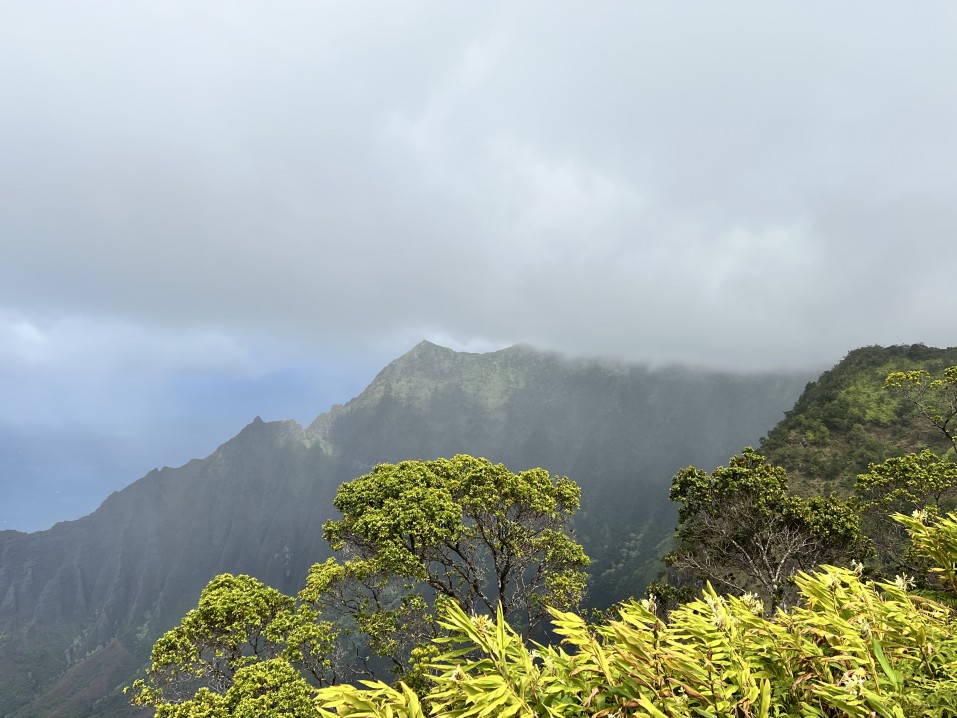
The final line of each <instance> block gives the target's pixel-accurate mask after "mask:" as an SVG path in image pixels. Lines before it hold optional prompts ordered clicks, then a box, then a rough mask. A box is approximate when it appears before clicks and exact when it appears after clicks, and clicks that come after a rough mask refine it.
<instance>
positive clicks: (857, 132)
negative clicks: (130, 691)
mask: <svg viewBox="0 0 957 718" xmlns="http://www.w3.org/2000/svg"><path fill="white" fill-rule="evenodd" d="M0 8H2V9H0V143H2V144H0V250H2V251H0V394H2V397H0V434H2V433H3V427H7V429H8V433H10V432H15V431H20V430H24V429H23V427H33V428H32V429H30V431H33V432H34V434H36V432H37V431H39V429H37V428H36V427H49V426H51V425H54V424H56V425H58V426H60V427H61V428H62V427H63V426H66V425H69V426H75V425H85V426H87V427H97V431H100V432H101V433H103V434H104V435H105V436H107V437H111V436H114V435H116V436H119V435H121V434H122V432H123V431H125V432H126V434H127V435H132V434H137V435H140V434H142V435H143V436H146V435H148V434H149V433H150V432H153V431H159V430H160V429H161V427H163V426H166V427H167V428H168V427H182V426H190V427H192V428H190V429H188V430H186V433H188V434H190V435H191V436H193V437H194V439H195V441H194V444H195V447H196V448H194V445H190V446H188V447H187V446H185V445H183V446H180V448H179V449H177V450H173V449H170V448H166V449H163V451H167V452H168V454H165V455H167V456H170V461H165V462H164V461H163V460H162V459H161V458H160V457H159V455H158V454H157V457H156V459H155V462H156V463H159V464H162V463H174V462H177V461H178V462H180V463H181V462H182V461H185V460H186V459H187V458H189V456H191V455H194V454H192V453H189V452H195V451H199V452H201V453H208V451H210V450H212V448H214V446H215V444H216V443H218V442H219V441H222V440H225V439H226V438H228V437H229V436H230V435H231V434H232V433H235V431H236V430H238V429H239V428H240V427H241V426H242V424H243V423H245V421H247V420H248V419H250V418H252V416H254V415H255V414H262V415H263V416H264V418H269V419H276V418H283V417H285V416H292V417H293V418H296V419H299V420H300V421H308V420H310V419H311V418H312V417H313V416H314V415H315V414H317V413H319V412H320V411H323V410H324V409H326V408H327V407H328V405H329V404H330V403H331V402H332V401H339V402H341V401H345V400H347V399H349V398H350V397H351V396H353V395H354V394H355V393H356V392H357V391H358V390H360V389H361V387H362V386H363V385H364V384H365V383H367V382H368V381H369V380H370V379H371V378H372V376H374V374H375V371H376V369H377V368H379V367H381V366H382V365H383V364H385V363H386V362H388V361H389V360H391V359H392V358H394V357H395V356H397V355H398V354H400V353H402V352H403V351H405V350H406V349H408V348H410V347H411V346H412V345H414V344H415V343H416V342H417V341H419V340H420V339H422V338H428V339H431V340H433V341H436V342H438V343H443V344H446V345H451V346H454V347H457V348H465V349H469V350H484V349H487V348H497V347H502V346H506V345H509V344H512V343H516V342H526V343H530V344H533V345H536V346H539V347H542V348H548V349H557V350H561V351H565V352H568V353H571V354H578V355H611V356H615V357H619V358H624V359H629V360H636V361H651V362H656V363H658V362H684V363H691V364H696V365H705V366H714V367H735V368H738V367H740V368H744V369H776V368H788V367H791V368H793V367H804V368H807V367H813V368H819V367H820V368H823V367H826V366H829V365H831V364H833V363H834V362H836V361H837V360H839V359H840V358H841V357H842V356H843V355H844V354H845V353H846V352H847V351H848V350H850V349H852V348H854V347H857V346H861V345H867V344H898V343H912V342H924V343H927V344H930V345H937V346H949V345H953V344H957V339H955V334H957V322H955V319H954V318H955V315H957V311H955V310H957V291H955V289H954V281H955V269H957V231H955V230H957V83H955V81H954V68H955V67H957V4H954V3H953V2H950V1H949V0H948V1H946V2H929V1H928V2H921V3H900V2H880V1H875V0H867V1H866V2H863V1H862V2H852V1H844V2H839V3H837V2H779V3H769V2H763V1H759V0H754V1H752V2H731V1H729V2H721V3H712V2H708V3H705V2H699V3H671V2H668V3H666V2H650V1H649V2H637V1H635V0H629V1H628V2H607V3H602V2H589V3H563V2H544V1H542V2H516V1H514V0H512V1H509V2H481V3H464V2H444V1H443V2H439V1H438V0H436V1H434V2H415V1H413V0H403V1H402V2H351V1H349V2H347V1H342V2H316V1H313V2H301V1H288V2H287V1H283V0H278V1H273V2H269V3H266V2H260V3H253V2H241V1H237V0H229V1H228V2H227V1H226V0H223V1H222V2H216V1H212V0H211V1H209V2H196V1H195V0H191V1H189V2H186V1H183V2H177V1H174V0H163V1H162V2H159V1H157V2H150V1H148V0H143V1H142V2H135V3H131V2H123V1H121V0H112V1H107V2H97V1H95V0H91V1H89V2H82V3H75V2H65V1H63V0H59V1H51V2H47V1H44V0H32V1H31V2H20V3H15V2H6V3H2V5H0ZM211 387H212V388H211ZM260 407H261V408H260ZM190 421H192V422H193V424H190V423H189V422H190ZM217 422H218V423H217ZM170 431H172V429H170ZM0 438H2V436H0ZM141 439H142V437H141ZM131 441H132V440H131ZM155 443H156V444H163V442H159V441H158V442H155ZM130 445H133V444H130ZM203 447H205V448H203ZM157 451H159V450H158V449H157ZM177 451H178V452H179V453H177ZM0 460H2V457H0ZM150 461H153V459H152V458H150V459H149V460H144V462H145V463H144V465H143V471H142V472H140V473H145V471H146V470H148V469H149V468H151V467H152V465H151V464H149V462H150ZM21 463H22V462H21ZM134 463H135V462H134ZM148 464H149V465H148ZM0 468H2V464H0ZM12 475H13V474H12V473H11V472H8V476H12ZM138 475H140V474H136V475H133V476H129V477H127V481H129V480H132V479H134V478H136V477H137V476H138ZM11 481H12V479H10V480H9V481H8V484H7V486H9V485H11V484H10V482H11ZM0 491H8V492H9V491H10V489H9V488H4V484H3V483H2V479H0ZM3 499H4V497H3V495H2V494H0V512H2V511H3V507H2V501H3ZM10 505H11V503H10V499H9V494H8V496H7V507H8V510H7V511H6V514H8V515H10V513H11V512H10V510H9V506H10ZM17 518H18V517H17V516H16V515H13V516H12V518H7V519H4V518H3V515H2V514H0V527H2V521H4V520H7V521H8V523H10V524H14V523H17ZM20 523H23V522H20Z"/></svg>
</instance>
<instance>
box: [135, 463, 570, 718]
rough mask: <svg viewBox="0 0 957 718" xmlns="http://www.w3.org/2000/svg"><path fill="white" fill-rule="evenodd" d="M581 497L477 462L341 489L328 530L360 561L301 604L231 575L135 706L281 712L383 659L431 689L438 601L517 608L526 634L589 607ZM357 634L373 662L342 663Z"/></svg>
mask: <svg viewBox="0 0 957 718" xmlns="http://www.w3.org/2000/svg"><path fill="white" fill-rule="evenodd" d="M578 497H579V489H578V486H577V485H575V483H574V482H572V481H571V480H569V479H567V478H565V477H552V476H550V475H549V473H548V472H547V471H545V470H543V469H532V470H529V471H523V472H520V473H518V474H514V473H512V472H510V471H509V470H508V469H506V468H505V467H504V466H502V465H501V464H498V465H493V464H491V463H490V462H489V461H487V460H485V459H476V458H473V457H471V456H465V455H459V456H456V457H454V458H453V459H438V460H435V461H430V462H421V461H407V462H403V463H401V464H397V465H391V464H382V465H379V466H377V467H376V468H375V469H374V470H373V472H372V473H371V474H369V475H367V476H363V477H360V478H359V479H356V480H355V481H352V482H349V483H346V484H344V485H343V486H342V487H341V488H340V490H339V493H338V494H337V496H336V500H335V504H336V507H337V508H338V509H339V510H340V511H341V512H342V514H343V518H342V520H341V521H334V522H329V523H327V524H326V526H325V532H326V535H327V537H328V538H329V541H330V543H331V544H332V545H333V547H334V548H335V549H337V550H339V551H342V552H344V553H345V554H346V555H347V556H348V557H349V558H348V559H347V560H345V561H344V562H342V561H338V560H336V559H329V560H327V561H325V562H324V563H319V564H315V565H314V566H313V567H312V569H311V570H310V572H309V576H308V578H307V581H306V585H305V586H304V587H303V589H302V590H301V591H300V592H299V594H298V596H297V597H296V598H293V597H291V596H287V595H285V594H283V593H281V592H279V591H277V590H275V589H273V588H269V587H267V586H264V585H263V584H262V583H260V582H259V581H257V580H256V579H254V578H251V577H249V576H232V575H229V574H224V575H221V576H218V577H217V578H216V579H214V580H213V581H212V582H211V583H210V584H209V585H208V586H207V587H206V588H205V589H204V590H203V592H202V594H201V595H200V600H199V605H198V607H197V608H195V609H193V610H191V611H189V612H188V613H187V614H186V616H185V617H184V618H183V620H182V622H181V623H180V625H179V626H177V627H176V628H174V629H173V630H171V631H169V632H167V633H166V634H165V635H164V636H163V637H162V638H160V640H159V641H157V643H156V644H155V646H154V648H153V652H152V656H151V660H152V663H151V666H150V668H149V670H148V675H147V678H146V680H141V681H137V682H136V684H135V685H134V686H133V692H134V701H135V702H136V703H137V704H139V705H143V706H153V707H155V708H156V709H157V714H158V715H160V716H193V715H204V716H205V715H210V716H218V715H220V714H222V715H246V713H242V712H241V711H247V712H248V711H252V712H250V713H249V715H253V714H255V710H259V709H257V708H254V706H260V708H261V709H262V710H263V711H265V712H264V713H263V715H273V714H272V713H269V712H268V711H269V710H272V707H271V706H273V704H275V705H276V706H281V705H284V704H287V703H289V701H293V699H295V700H299V698H301V697H302V696H303V695H305V694H304V693H303V691H304V690H305V691H306V693H308V690H311V688H310V683H306V682H305V680H306V678H304V676H305V677H307V678H308V679H309V681H311V682H312V683H313V684H317V685H322V684H324V683H327V682H331V681H333V680H336V679H337V678H342V677H343V669H344V668H347V669H348V670H350V671H355V672H358V673H360V674H361V673H365V674H367V675H370V676H371V675H373V668H372V667H371V666H370V665H369V662H368V661H369V653H370V652H372V653H374V654H377V655H379V656H383V657H387V658H389V659H391V660H392V662H393V665H394V669H395V672H396V673H398V674H399V675H401V676H403V678H404V679H405V681H406V682H407V684H409V685H412V686H414V687H416V688H417V689H422V688H424V687H425V685H426V682H425V673H426V671H427V670H428V662H429V661H430V660H431V659H433V658H434V657H435V656H436V655H437V653H438V651H437V649H436V647H435V645H433V644H432V643H431V639H432V638H435V637H436V636H439V635H440V634H441V633H442V632H443V630H444V629H443V627H442V626H440V625H439V624H437V623H436V620H435V606H436V605H437V604H438V605H441V604H443V603H450V602H451V603H455V604H456V605H460V606H461V607H462V610H466V611H469V612H473V611H476V610H477V611H488V612H494V611H495V610H499V611H503V616H504V615H508V616H511V617H513V618H514V619H517V620H518V622H520V624H521V625H522V626H523V627H524V629H525V630H526V631H528V630H530V629H531V628H532V627H534V626H535V625H536V624H537V623H538V622H539V620H540V619H541V618H542V617H543V616H545V615H547V614H546V610H547V609H546V605H556V606H560V607H563V608H570V607H575V606H577V605H578V602H579V601H580V599H581V596H582V594H583V592H584V588H585V572H584V568H585V566H587V564H588V558H587V557H586V556H585V554H584V552H583V550H582V548H581V546H580V545H579V544H578V543H576V542H575V541H574V540H573V539H572V537H571V536H570V535H569V533H568V532H567V529H566V524H567V520H568V517H569V516H570V515H571V513H572V512H573V511H574V510H575V509H576V508H577V507H578ZM349 631H352V632H354V633H357V634H359V636H360V637H361V640H364V641H365V643H360V644H359V645H358V646H354V647H356V648H357V650H358V652H359V654H360V658H359V665H354V664H353V665H349V663H348V661H347V660H346V659H345V658H344V657H343V655H342V654H343V645H344V644H343V642H342V640H341V639H342V638H343V634H344V633H345V632H349ZM355 638H356V636H353V641H355ZM290 671H291V673H290ZM297 697H298V698H297ZM277 710H278V709H277ZM204 711H206V712H204ZM223 711H226V712H225V713H223ZM237 711H240V712H237ZM280 714H282V715H285V714H284V713H277V714H276V715H280ZM293 714H295V715H299V713H293Z"/></svg>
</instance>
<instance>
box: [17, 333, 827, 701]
mask: <svg viewBox="0 0 957 718" xmlns="http://www.w3.org/2000/svg"><path fill="white" fill-rule="evenodd" d="M808 378H809V377H806V376H797V375H793V374H788V375H761V376H735V375H729V374H709V373H699V372H691V371H687V370H680V369H661V370H654V371H653V370H649V369H647V368H643V367H637V366H627V365H617V364H611V363H603V362H596V361H590V362H589V361H570V360H567V359H563V358H562V357H560V356H558V355H554V354H547V353H542V352H538V351H535V350H533V349H530V348H528V347H513V348H511V349H506V350H503V351H500V352H494V353H489V354H465V353H457V352H453V351H451V350H449V349H445V348H442V347H438V346H436V345H434V344H429V343H427V342H423V343H422V344H420V345H419V346H417V347H416V348H414V349H413V350H412V351H411V352H409V353H408V354H406V355H405V356H403V357H401V358H400V359H398V360H396V361H395V362H393V363H392V364H390V365H389V366H388V367H386V368H385V369H384V370H383V371H382V372H381V373H380V374H379V376H378V377H377V378H376V379H375V381H373V383H372V384H371V385H370V386H369V387H368V389H366V391H364V392H363V393H362V394H361V395H360V396H359V397H357V398H356V399H354V400H353V401H351V402H349V403H348V404H346V405H344V406H337V407H333V409H332V410H331V411H330V412H329V413H327V414H323V415H321V416H320V417H319V418H317V419H316V421H315V422H313V423H312V424H311V425H310V426H309V427H308V428H302V427H300V426H299V425H298V424H296V423H295V422H292V421H286V422H271V423H264V422H262V421H261V420H259V419H257V420H256V421H254V422H253V423H251V424H250V425H249V426H247V427H246V428H245V429H243V431H242V432H240V433H239V434H238V435H237V436H236V437H234V438H233V439H231V440H230V441H228V442H227V443H225V444H223V445H222V446H221V447H219V448H218V449H217V450H216V451H215V452H213V454H211V455H210V456H208V457H207V458H205V459H202V460H194V461H191V462H190V463H188V464H186V465H185V466H183V467H180V468H177V469H170V468H165V469H162V470H159V471H154V472H151V473H150V474H148V475H147V476H145V477H143V478H142V479H140V480H139V481H137V482H135V483H133V484H132V485H130V486H129V487H127V488H126V489H124V490H123V491H119V492H117V493H115V494H113V495H111V496H110V497H109V498H108V499H107V500H106V501H105V502H104V503H103V505H102V506H101V507H100V508H99V509H98V510H97V511H96V512H94V513H93V514H91V515H90V516H87V517H85V518H83V519H80V520H78V521H72V522H65V523H61V524H57V525H56V526H55V527H53V528H52V529H50V530H49V531H43V532H38V533H33V534H23V533H19V532H11V531H7V532H0V715H2V716H21V717H22V716H49V715H54V714H58V712H62V714H64V715H66V712H65V711H67V710H68V711H69V712H70V713H72V714H73V715H81V716H82V715H90V716H92V715H104V716H105V715H111V716H112V715H119V713H118V711H122V710H123V708H122V702H121V700H120V699H119V698H117V696H116V695H115V694H112V695H111V694H110V693H109V691H107V694H106V695H104V694H103V692H101V691H99V690H97V691H92V692H91V690H85V689H84V690H81V689H80V686H89V685H92V684H93V683H94V681H92V679H91V676H97V677H98V680H99V683H97V685H106V684H109V686H110V690H112V688H114V687H115V686H116V685H117V684H118V683H119V682H121V680H125V677H126V676H129V669H130V666H131V665H137V664H138V662H140V661H143V660H144V659H145V657H146V655H147V654H148V651H149V647H150V646H151V645H152V642H153V641H154V640H155V638H156V637H157V636H158V635H159V634H160V633H161V632H162V631H164V630H166V629H167V628H169V627H170V626H171V625H173V624H174V623H176V622H177V621H178V620H179V618H180V617H181V616H182V614H183V613H184V612H185V611H186V610H187V609H189V608H190V607H192V606H193V605H195V602H196V598H197V596H198V594H199V591H200V589H201V588H202V586H204V585H205V583H206V582H207V581H208V580H209V579H210V578H211V577H212V576H214V575H215V574H217V573H221V572H225V571H229V572H233V573H240V572H242V573H250V574H253V575H255V576H257V577H259V578H260V579H262V580H263V581H265V582H266V583H269V584H271V585H273V586H275V587H277V588H279V589H281V590H283V591H286V592H295V591H296V590H297V589H298V587H299V586H300V583H301V581H302V579H303V577H304V575H305V572H306V570H307V568H308V567H309V565H311V564H312V563H313V562H315V561H319V560H322V559H324V558H325V557H326V556H327V555H328V549H327V547H326V545H325V543H324V541H323V540H322V524H323V522H324V521H325V520H327V519H328V518H330V517H331V515H332V512H333V509H332V497H333V496H334V494H335V490H336V488H337V487H338V486H339V484H341V483H342V482H343V481H347V480H349V479H351V478H354V477H355V476H358V475H360V474H362V473H365V472H366V471H368V470H369V469H370V468H371V467H372V466H374V465H375V464H376V463H379V462H382V461H397V460H401V459H406V458H423V459H427V458H434V457H437V456H449V455H452V454H454V453H458V452H464V453H470V454H474V455H481V456H486V457H488V458H489V459H492V460H493V461H501V462H503V463H505V464H507V465H508V466H510V468H513V469H523V468H528V467H531V466H543V467H545V468H547V469H549V470H550V471H552V472H553V473H562V474H567V475H569V476H571V477H572V478H573V479H575V480H576V481H577V482H578V483H579V484H580V485H581V486H582V489H583V510H582V512H581V515H580V517H579V519H578V521H577V524H576V529H577V531H578V533H579V537H580V539H581V540H582V542H583V543H584V544H585V547H586V551H588V553H589V554H590V555H592V557H593V558H594V559H595V560H594V564H593V573H594V582H593V589H592V598H593V601H594V602H595V603H597V604H606V603H608V602H610V601H612V600H616V599H619V598H622V597H624V596H626V595H628V594H630V593H635V592H638V591H640V590H641V589H642V588H643V584H644V582H646V581H647V580H648V579H650V578H652V577H653V574H654V571H655V570H656V566H657V564H656V559H657V556H658V555H660V553H661V546H660V544H661V543H662V541H664V540H666V538H667V537H668V536H669V535H670V532H671V530H672V529H673V526H674V514H673V511H672V509H671V507H670V505H669V503H668V501H667V489H668V485H669V482H670V478H671V476H672V474H673V473H674V471H675V470H676V469H678V468H679V467H681V466H685V465H688V464H691V463H694V464H699V465H702V466H707V467H712V466H714V465H716V464H718V463H720V462H723V461H725V460H726V459H727V458H728V456H729V455H731V454H732V453H734V452H736V451H738V450H740V449H741V447H742V446H744V445H745V444H752V443H755V442H756V441H757V440H758V439H759V438H760V437H761V436H762V435H763V434H764V433H765V432H766V431H767V430H768V429H769V428H770V427H772V426H773V425H774V424H775V423H777V421H778V419H780V417H781V416H782V415H783V412H784V411H785V410H787V409H788V408H789V407H790V406H791V405H792V404H793V402H794V400H795V399H796V398H797V396H798V395H799V393H800V390H801V388H802V387H803V386H804V383H805V381H806V380H807V379H808ZM71 676H72V678H71ZM118 677H119V678H118ZM103 681H106V683H103Z"/></svg>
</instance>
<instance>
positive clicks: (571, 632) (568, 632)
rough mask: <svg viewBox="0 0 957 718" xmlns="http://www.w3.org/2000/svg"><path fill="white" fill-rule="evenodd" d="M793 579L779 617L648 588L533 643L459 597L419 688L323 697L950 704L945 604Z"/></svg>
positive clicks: (700, 707)
mask: <svg viewBox="0 0 957 718" xmlns="http://www.w3.org/2000/svg"><path fill="white" fill-rule="evenodd" d="M796 582H797V585H798V587H799V589H800V593H801V606H800V607H798V608H794V609H792V610H791V611H789V612H778V613H777V614H775V615H774V616H772V617H770V618H766V617H764V613H763V608H762V606H761V604H760V602H759V601H757V600H756V599H755V598H754V597H753V596H744V597H740V598H735V597H731V598H724V597H722V596H719V595H718V594H717V593H716V592H715V591H714V590H712V589H711V588H710V587H709V588H708V589H706V590H705V592H704V593H703V595H702V597H701V598H699V599H697V600H695V601H692V602H690V603H687V604H685V605H683V606H682V607H681V608H679V609H678V610H676V611H674V612H672V613H671V615H670V616H669V619H668V621H667V622H665V621H662V620H661V619H660V618H659V617H658V616H657V615H656V613H655V611H654V606H653V605H652V604H651V602H650V601H644V602H640V603H639V602H629V603H627V604H624V605H623V606H621V608H620V611H619V615H618V618H616V619H613V620H609V621H607V622H605V623H603V624H600V625H598V626H590V625H588V624H587V623H586V622H585V621H584V620H583V619H582V618H581V617H579V616H577V615H575V614H573V613H563V612H559V611H555V612H553V614H554V623H555V632H556V633H557V634H559V635H560V636H561V637H562V639H563V641H562V645H561V646H533V647H529V646H528V645H527V644H525V643H524V642H523V641H522V640H521V639H520V637H519V636H518V635H517V634H516V633H515V631H513V630H512V629H511V628H510V627H509V626H508V625H507V624H506V623H505V621H504V620H503V618H502V616H501V615H500V614H499V616H498V618H497V620H494V621H493V620H491V619H490V618H488V617H486V616H475V615H471V616H470V615H468V614H466V613H465V612H463V611H462V610H461V609H460V608H459V607H457V606H456V605H455V604H452V603H450V604H448V605H447V607H446V608H445V609H444V610H445V613H444V617H443V623H444V625H445V626H446V627H447V628H448V629H449V631H450V637H449V639H448V641H449V642H450V643H451V644H452V646H453V649H452V650H450V651H448V652H447V653H445V654H443V655H442V656H441V657H440V658H439V659H438V660H437V661H436V662H435V664H434V668H435V670H436V672H437V675H436V676H435V677H434V681H435V687H434V689H433V691H432V692H431V693H430V694H429V695H428V696H426V697H425V699H424V700H423V701H421V702H420V701H419V700H418V699H416V700H412V696H411V695H410V693H409V692H408V690H407V689H405V688H404V687H403V686H402V685H401V684H400V686H398V687H397V688H392V687H389V686H385V685H383V684H366V687H365V688H364V689H359V688H355V687H352V686H332V687H329V688H325V689H322V690H320V691H319V692H318V693H317V702H318V703H319V704H320V705H321V710H322V715H323V716H325V717H326V718H332V717H333V716H338V717H346V716H348V717H350V718H358V717H359V716H397V717H400V716H401V717H406V718H419V717H420V716H424V715H426V714H428V715H432V716H442V717H446V716H447V717H450V718H451V717H455V718H479V717H481V716H489V715H496V716H521V717H528V718H531V717H532V716H552V717H555V718H557V717H559V716H594V717H597V718H603V717H605V716H613V715H633V716H645V717H653V718H692V716H694V717H698V716H713V717H715V718H717V717H719V716H722V717H723V716H737V717H739V718H745V717H748V718H758V717H760V718H767V717H769V716H795V717H796V716H802V717H804V716H807V717H811V716H819V717H821V718H824V717H835V716H849V717H854V718H870V717H871V716H875V715H877V716H883V717H885V718H912V717H914V716H947V715H953V712H954V711H955V710H957V637H955V633H954V628H955V626H954V623H953V618H952V614H951V613H950V612H949V611H948V610H947V609H945V608H944V607H942V606H941V605H939V604H937V603H934V602H932V601H926V600H915V598H914V597H913V596H911V595H910V594H908V593H907V591H906V590H905V588H904V587H902V586H901V585H898V584H896V583H878V584H874V583H865V582H864V581H862V580H861V578H860V577H859V576H858V575H857V574H856V573H854V572H852V571H848V570H846V569H840V568H835V567H823V568H821V569H820V570H818V571H817V572H815V573H813V574H807V573H802V574H800V575H799V576H798V577H797V579H796ZM423 705H425V706H428V710H424V709H423Z"/></svg>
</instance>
